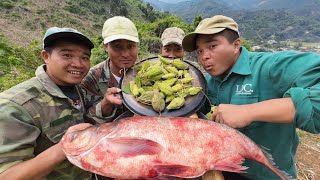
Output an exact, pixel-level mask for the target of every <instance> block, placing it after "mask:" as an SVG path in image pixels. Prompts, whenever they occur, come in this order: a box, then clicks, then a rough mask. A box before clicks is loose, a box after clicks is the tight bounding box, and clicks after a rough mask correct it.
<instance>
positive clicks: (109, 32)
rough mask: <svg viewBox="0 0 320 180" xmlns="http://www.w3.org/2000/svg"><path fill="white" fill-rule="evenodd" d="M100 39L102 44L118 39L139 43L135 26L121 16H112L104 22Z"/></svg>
mask: <svg viewBox="0 0 320 180" xmlns="http://www.w3.org/2000/svg"><path fill="white" fill-rule="evenodd" d="M102 38H103V43H104V44H107V43H109V42H111V41H114V40H118V39H126V40H129V41H133V42H139V36H138V31H137V28H136V26H135V25H134V24H133V22H132V21H131V20H130V19H128V18H125V17H122V16H114V17H112V18H109V19H107V20H106V22H104V25H103V28H102Z"/></svg>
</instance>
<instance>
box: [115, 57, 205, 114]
mask: <svg viewBox="0 0 320 180" xmlns="http://www.w3.org/2000/svg"><path fill="white" fill-rule="evenodd" d="M159 60H160V59H159V58H158V57H153V58H149V59H145V60H143V61H140V62H139V63H137V65H139V64H142V63H144V62H145V61H159ZM184 62H186V63H188V65H189V73H190V75H191V76H192V77H193V78H194V79H193V80H192V85H193V86H198V87H202V91H203V92H204V93H205V94H207V91H208V89H207V82H206V80H205V78H204V76H203V74H202V73H201V71H200V70H199V69H198V68H196V67H195V66H194V65H192V64H191V63H189V62H188V61H184ZM136 74H137V71H135V70H132V69H129V70H128V71H127V72H126V74H125V76H124V77H123V78H122V79H121V80H120V88H121V87H122V86H123V85H126V84H128V83H129V82H130V81H134V80H135V77H136ZM120 96H121V99H122V101H123V103H124V105H125V106H126V107H127V108H128V109H129V110H130V111H132V112H133V113H135V114H138V115H142V116H176V117H178V116H180V117H186V116H189V115H191V114H193V113H195V112H197V111H198V110H199V109H200V107H201V106H202V105H203V103H204V102H205V99H206V97H205V95H204V94H203V93H202V92H199V93H198V94H197V95H195V96H187V97H186V98H185V104H184V105H183V106H182V107H181V108H180V109H177V110H168V109H165V110H164V111H162V112H161V113H158V112H156V111H154V110H153V108H152V106H150V105H145V104H142V103H140V102H138V101H137V100H136V99H135V97H134V96H133V95H130V94H126V93H123V92H121V93H120ZM167 105H168V104H166V106H167Z"/></svg>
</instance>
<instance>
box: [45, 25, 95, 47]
mask: <svg viewBox="0 0 320 180" xmlns="http://www.w3.org/2000/svg"><path fill="white" fill-rule="evenodd" d="M58 38H59V39H60V38H74V39H78V40H80V41H82V42H83V43H84V44H85V45H87V46H88V48H89V49H92V48H94V44H93V43H92V42H91V41H90V39H89V38H87V37H86V36H85V35H83V34H82V33H81V32H79V31H77V30H75V29H72V28H59V27H51V28H49V29H48V30H47V31H46V33H45V34H44V37H43V48H45V47H47V46H48V45H50V44H51V43H52V42H53V41H55V40H56V39H58Z"/></svg>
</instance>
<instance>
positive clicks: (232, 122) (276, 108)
mask: <svg viewBox="0 0 320 180" xmlns="http://www.w3.org/2000/svg"><path fill="white" fill-rule="evenodd" d="M295 112H296V109H295V107H294V104H293V101H292V99H291V98H279V99H271V100H267V101H262V102H258V103H253V104H244V105H232V104H220V105H219V106H218V108H217V109H216V110H215V111H214V112H213V113H212V120H213V121H215V122H218V123H223V124H226V125H228V126H230V127H233V128H242V127H245V126H247V125H249V124H251V123H252V122H254V121H256V122H270V123H293V119H294V115H295Z"/></svg>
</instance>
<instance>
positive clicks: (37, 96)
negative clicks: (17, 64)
mask: <svg viewBox="0 0 320 180" xmlns="http://www.w3.org/2000/svg"><path fill="white" fill-rule="evenodd" d="M93 47H94V45H93V43H92V42H91V41H90V40H89V39H88V38H87V37H86V36H84V35H83V34H82V33H80V32H78V31H77V30H74V29H71V28H58V27H52V28H49V29H48V30H47V31H46V33H45V36H44V43H43V50H42V52H41V55H42V58H43V59H44V61H45V65H41V66H39V67H38V69H37V70H36V72H35V74H36V76H35V77H33V78H31V79H29V80H27V81H25V82H22V83H20V84H18V85H16V86H14V87H12V88H10V89H8V90H6V91H4V92H2V93H0V157H1V158H0V179H30V180H34V179H44V178H47V179H66V178H67V179H89V178H91V176H92V175H91V174H90V173H88V172H86V171H83V170H81V169H80V168H78V167H76V166H74V165H72V164H71V163H69V161H68V160H66V156H65V154H64V152H63V151H62V148H61V144H60V139H61V138H62V136H63V134H64V133H65V132H66V131H67V129H68V128H69V127H71V128H70V129H69V130H68V131H69V132H70V131H73V130H76V129H82V128H85V127H87V126H90V124H87V123H84V122H86V121H87V120H86V119H85V118H84V117H85V116H84V114H85V110H84V101H83V99H84V95H83V94H82V93H81V92H82V91H81V88H80V86H78V84H80V82H81V80H82V78H83V77H84V76H85V75H86V74H87V72H88V71H89V68H90V55H91V49H92V48H93ZM80 123H81V124H80Z"/></svg>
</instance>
